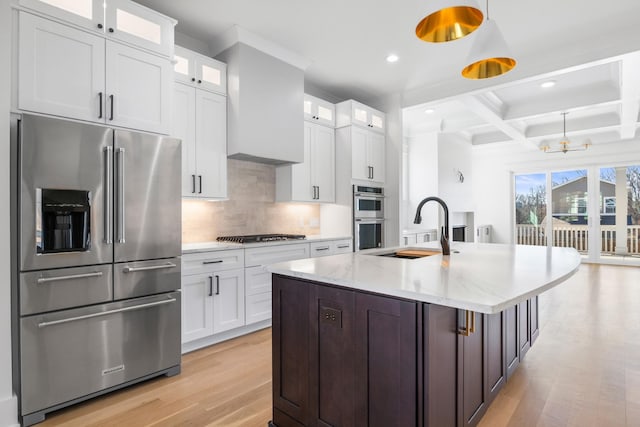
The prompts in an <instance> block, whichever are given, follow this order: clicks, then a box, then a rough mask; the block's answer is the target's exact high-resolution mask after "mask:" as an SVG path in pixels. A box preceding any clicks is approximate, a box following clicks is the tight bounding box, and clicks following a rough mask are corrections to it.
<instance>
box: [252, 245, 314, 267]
mask: <svg viewBox="0 0 640 427" xmlns="http://www.w3.org/2000/svg"><path fill="white" fill-rule="evenodd" d="M302 258H309V244H308V243H296V244H293V245H277V246H265V247H261V248H250V249H245V266H246V267H250V266H254V265H265V264H273V263H276V262H282V261H291V260H294V259H302Z"/></svg>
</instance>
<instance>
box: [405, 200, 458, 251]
mask: <svg viewBox="0 0 640 427" xmlns="http://www.w3.org/2000/svg"><path fill="white" fill-rule="evenodd" d="M432 200H433V201H434V202H438V203H439V204H440V206H442V209H443V210H444V227H442V233H441V234H440V245H441V246H442V255H449V254H450V253H451V251H450V249H449V208H448V207H447V204H446V203H445V202H444V200H442V199H441V198H439V197H435V196H431V197H427V198H426V199H424V200H422V201H421V202H420V203H419V204H418V209H417V210H416V217H415V218H414V220H413V223H414V224H420V223H421V222H422V217H421V216H420V212H421V211H422V207H423V206H424V204H425V203H427V202H430V201H432Z"/></svg>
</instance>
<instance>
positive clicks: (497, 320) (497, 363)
mask: <svg viewBox="0 0 640 427" xmlns="http://www.w3.org/2000/svg"><path fill="white" fill-rule="evenodd" d="M484 317H485V321H486V322H487V323H486V324H487V386H488V389H487V390H486V395H487V399H488V403H491V402H492V401H493V399H495V397H496V396H497V394H498V392H499V391H500V389H502V387H503V386H504V384H505V383H506V381H507V375H506V365H505V352H504V349H505V344H506V315H505V312H501V313H495V314H486V315H485V316H484Z"/></svg>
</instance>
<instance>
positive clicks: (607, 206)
mask: <svg viewBox="0 0 640 427" xmlns="http://www.w3.org/2000/svg"><path fill="white" fill-rule="evenodd" d="M603 202H604V203H603V205H604V206H603V213H607V214H614V213H616V198H615V197H605V198H604V200H603Z"/></svg>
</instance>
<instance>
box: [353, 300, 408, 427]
mask: <svg viewBox="0 0 640 427" xmlns="http://www.w3.org/2000/svg"><path fill="white" fill-rule="evenodd" d="M355 298H356V299H355V302H356V318H355V330H356V334H355V353H354V355H353V357H354V360H355V397H356V400H355V404H356V406H355V408H356V410H355V416H356V420H355V422H356V425H357V426H369V427H378V426H379V427H393V426H397V427H406V426H416V425H417V421H418V418H417V399H416V393H417V389H418V375H417V361H418V360H420V359H418V358H417V357H416V355H418V344H417V304H416V303H414V302H409V301H401V300H397V299H393V298H386V297H381V296H376V295H368V294H362V293H356V296H355Z"/></svg>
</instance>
